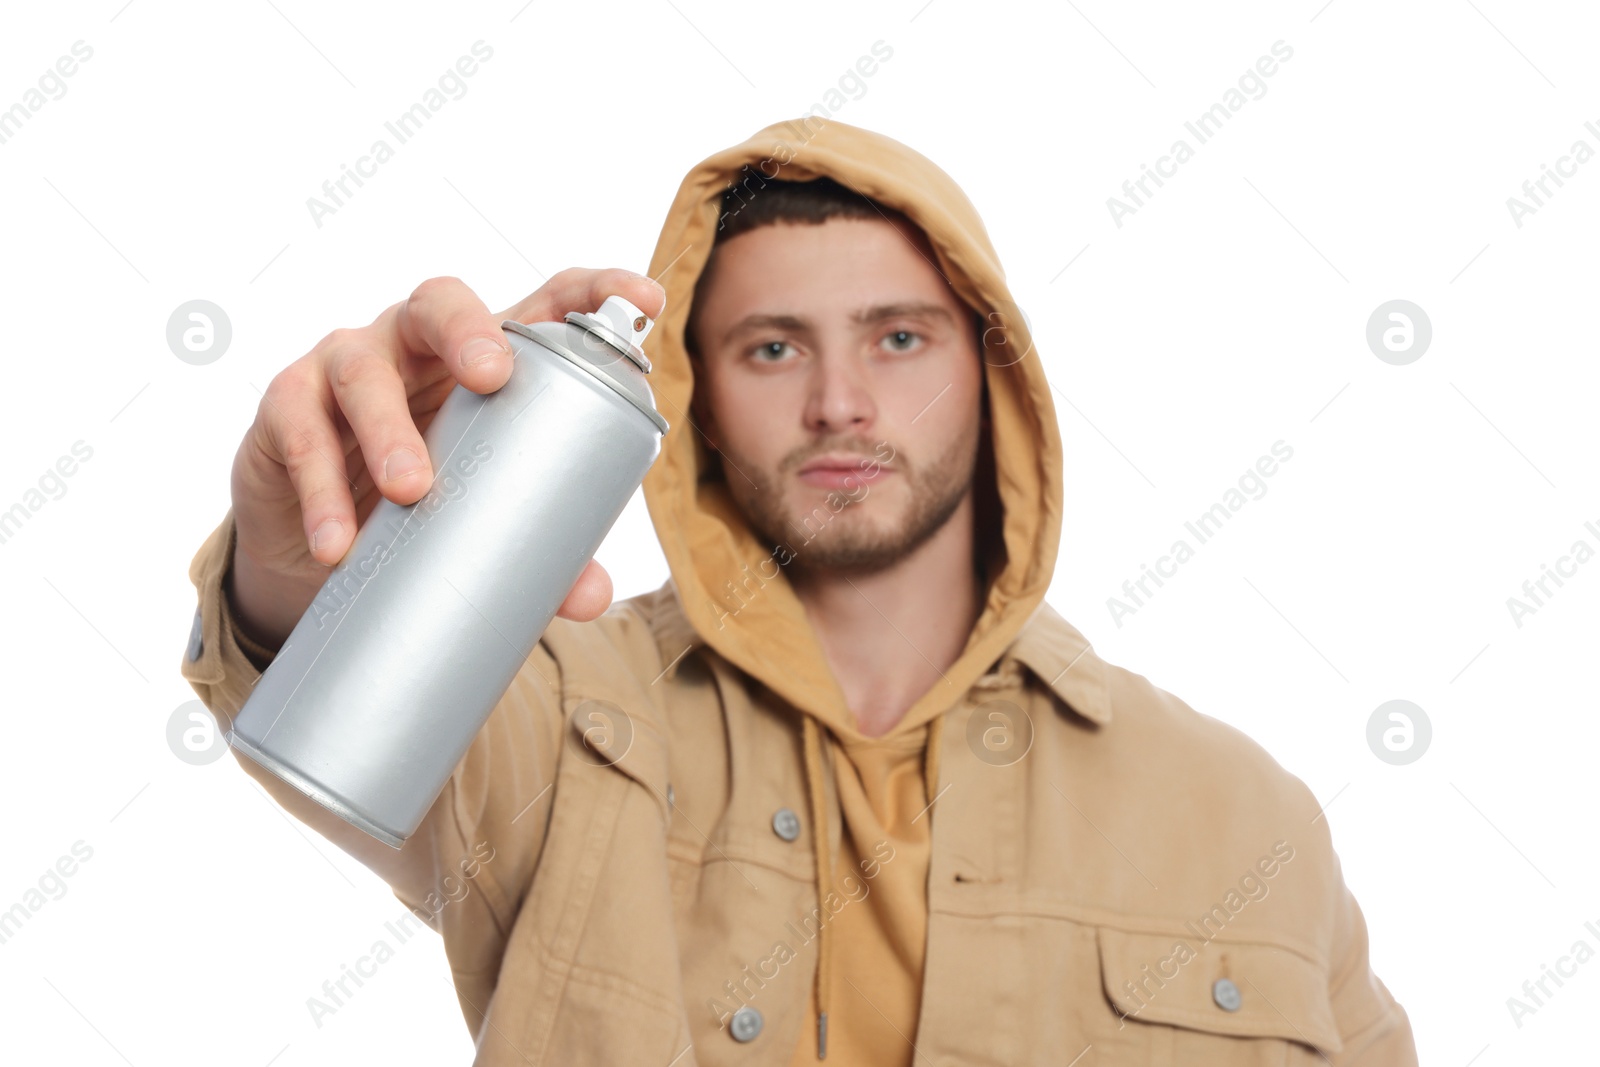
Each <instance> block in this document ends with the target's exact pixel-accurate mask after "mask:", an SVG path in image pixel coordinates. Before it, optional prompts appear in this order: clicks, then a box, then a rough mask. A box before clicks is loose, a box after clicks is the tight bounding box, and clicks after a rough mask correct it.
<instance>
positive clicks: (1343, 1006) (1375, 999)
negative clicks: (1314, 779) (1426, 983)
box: [1328, 861, 1417, 1067]
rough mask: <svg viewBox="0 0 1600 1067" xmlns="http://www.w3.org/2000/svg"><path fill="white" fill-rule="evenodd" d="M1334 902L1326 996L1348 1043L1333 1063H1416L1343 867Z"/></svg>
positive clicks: (1406, 1024)
mask: <svg viewBox="0 0 1600 1067" xmlns="http://www.w3.org/2000/svg"><path fill="white" fill-rule="evenodd" d="M1336 863H1337V861H1336ZM1335 871H1336V872H1338V871H1339V868H1338V867H1337V866H1335ZM1336 907H1337V913H1336V915H1335V917H1334V942H1333V959H1332V969H1331V971H1330V972H1329V979H1328V995H1329V999H1330V1000H1331V1002H1332V1004H1333V1014H1334V1018H1335V1019H1336V1020H1337V1021H1338V1025H1339V1036H1340V1039H1341V1040H1342V1041H1343V1042H1344V1048H1343V1049H1342V1050H1341V1051H1340V1053H1339V1054H1338V1055H1337V1056H1335V1057H1334V1058H1333V1060H1332V1061H1331V1062H1332V1063H1333V1064H1335V1067H1417V1047H1416V1042H1415V1039H1414V1038H1413V1036H1412V1033H1411V1020H1410V1018H1409V1017H1408V1016H1407V1015H1406V1010H1405V1009H1404V1008H1402V1007H1401V1006H1400V1004H1399V1003H1398V1002H1397V1001H1396V1000H1395V999H1394V997H1393V996H1392V995H1391V994H1390V993H1389V990H1388V988H1387V987H1386V986H1385V985H1384V984H1383V982H1382V981H1380V980H1379V978H1378V976H1377V975H1376V974H1374V973H1373V972H1372V966H1371V963H1370V962H1369V960H1368V958H1367V923H1366V920H1365V919H1364V918H1363V917H1362V915H1361V907H1360V905H1358V904H1357V903H1356V898H1355V896H1354V894H1352V893H1351V892H1350V889H1349V887H1348V886H1346V885H1345V883H1344V877H1343V874H1342V872H1340V873H1338V899H1337V904H1336Z"/></svg>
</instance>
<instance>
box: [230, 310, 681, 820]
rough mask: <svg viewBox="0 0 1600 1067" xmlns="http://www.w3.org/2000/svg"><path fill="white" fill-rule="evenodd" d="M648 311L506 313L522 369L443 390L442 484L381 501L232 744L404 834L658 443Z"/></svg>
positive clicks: (438, 480) (235, 729)
mask: <svg viewBox="0 0 1600 1067" xmlns="http://www.w3.org/2000/svg"><path fill="white" fill-rule="evenodd" d="M652 325H654V324H653V323H652V322H651V320H650V319H649V318H648V317H647V316H646V315H644V314H643V313H642V312H641V311H640V310H639V309H638V308H636V307H634V306H633V305H632V304H630V303H629V302H628V301H626V300H624V299H623V298H621V297H619V296H612V297H609V298H608V299H607V300H606V301H605V302H604V303H603V304H602V305H601V306H600V309H599V310H598V311H597V312H595V313H593V314H588V313H584V312H571V313H569V314H567V316H566V320H565V322H559V323H558V322H536V323H531V324H523V323H520V322H512V321H509V320H508V321H506V322H503V323H501V329H503V330H504V331H505V334H506V339H507V341H508V342H509V343H510V345H511V348H512V351H513V353H514V356H515V358H514V360H513V369H512V373H511V378H510V380H509V381H508V382H507V383H506V384H505V385H504V386H502V387H501V388H499V389H498V390H496V391H495V392H493V393H489V394H486V395H484V394H478V393H474V392H472V391H471V390H470V389H467V388H466V387H465V386H462V385H459V384H458V385H457V386H456V387H455V389H454V391H453V392H451V394H450V395H449V396H448V397H447V398H446V399H445V402H444V404H443V405H442V406H441V407H440V408H439V411H438V413H437V414H436V415H435V416H434V419H433V422H432V423H431V424H430V425H429V426H428V430H427V433H426V434H424V440H425V441H426V442H427V446H428V455H429V457H430V459H431V460H432V462H433V470H434V472H435V474H434V481H433V485H432V487H431V488H430V489H429V490H428V492H427V494H426V495H424V496H423V497H422V498H421V499H420V500H418V501H417V502H416V503H414V504H409V505H404V506H402V505H399V504H395V503H394V502H392V501H390V500H387V499H383V500H380V501H379V502H378V504H377V505H376V506H375V507H374V508H373V510H372V513H371V514H370V515H369V516H368V518H367V522H366V524H365V525H364V526H362V528H361V530H360V532H359V533H358V534H357V535H356V539H355V543H354V544H352V545H351V547H350V550H349V551H348V552H347V553H346V554H345V556H344V558H343V559H342V560H340V562H339V563H338V564H337V565H336V566H335V567H334V568H333V571H332V573H331V574H329V576H328V580H327V581H326V582H325V583H324V584H323V587H322V590H321V591H320V592H319V593H318V594H317V598H316V599H315V600H314V601H312V603H311V606H310V607H309V608H307V609H306V612H305V614H304V615H302V616H301V618H300V621H299V622H298V623H297V624H296V625H295V628H294V630H293V632H292V633H290V634H289V637H288V640H287V641H286V642H285V643H284V646H283V648H282V649H281V650H280V651H279V652H278V655H277V657H276V658H275V659H274V660H273V661H272V663H271V664H269V665H268V667H267V670H266V672H265V673H264V674H263V675H262V676H261V678H260V679H259V680H258V681H257V683H256V685H255V688H254V689H253V690H252V691H251V694H250V697H249V699H248V700H247V701H246V702H245V705H244V707H243V708H242V709H240V712H239V714H238V716H237V718H236V719H235V721H234V723H233V726H232V729H231V730H230V732H229V734H228V741H229V744H231V745H233V746H234V747H235V748H238V749H240V750H241V751H243V752H244V754H245V755H247V756H249V757H250V758H251V759H253V760H255V761H256V762H257V763H259V764H261V765H262V766H263V767H266V768H267V769H268V770H270V771H272V772H273V773H274V774H276V775H277V776H278V777H280V778H282V779H284V780H285V781H287V782H288V783H289V784H291V785H293V786H294V787H295V788H297V789H299V790H300V791H301V792H302V793H305V794H306V795H307V796H309V797H311V798H312V799H313V800H316V801H317V802H318V803H320V804H321V805H323V806H324V807H326V808H327V809H328V810H330V811H332V812H334V813H335V814H337V815H339V816H340V817H341V818H343V819H345V820H346V821H348V822H350V823H352V824H354V825H355V826H358V827H360V828H361V829H362V830H365V831H366V832H367V833H369V834H371V835H372V836H373V837H376V838H377V839H379V840H380V841H384V842H386V843H387V844H389V845H392V846H394V847H395V848H399V847H400V846H401V844H402V843H404V841H405V839H406V838H408V837H410V836H411V835H412V834H413V833H414V832H415V831H416V829H417V826H418V825H419V824H420V823H421V822H422V819H423V817H424V816H425V815H426V814H427V812H428V809H429V808H430V807H431V806H432V805H433V802H434V800H436V799H437V798H438V796H439V794H440V793H441V792H442V791H443V789H444V786H445V783H446V782H448V781H449V779H450V775H451V774H452V773H453V772H454V770H455V768H456V765H457V764H458V763H460V761H461V758H462V757H463V756H464V755H466V751H467V748H468V747H469V746H470V745H471V743H472V739H473V738H474V737H475V736H476V735H477V732H478V730H479V729H481V728H482V726H483V724H484V722H485V721H486V720H487V719H488V718H489V715H490V713H492V712H493V711H494V708H495V705H496V704H497V703H498V702H499V700H500V698H501V697H502V696H503V695H504V694H505V692H506V690H507V689H509V688H510V687H511V682H512V680H513V679H514V678H515V677H516V675H517V672H518V670H520V669H521V667H522V666H523V663H524V661H526V660H527V658H528V656H529V655H530V654H532V652H533V649H534V646H535V645H536V644H537V643H538V641H539V638H540V637H541V636H542V635H543V633H544V631H545V628H546V627H547V626H548V625H549V624H550V620H551V619H552V618H554V617H555V613H556V609H557V608H559V607H560V606H561V602H562V601H563V600H565V599H566V596H567V594H568V593H569V592H570V591H571V590H572V586H573V583H575V582H576V581H577V580H578V576H579V575H580V574H581V573H582V572H583V568H584V566H585V565H586V564H587V563H588V561H589V559H590V558H591V557H592V556H593V555H594V553H595V550H596V549H598V548H599V547H600V542H601V541H603V540H604V539H605V536H606V533H607V532H608V531H609V530H610V529H611V527H612V525H613V524H614V523H615V522H616V521H617V517H618V516H619V515H621V514H622V510H623V508H624V507H625V506H626V505H627V503H628V500H629V498H630V497H632V495H633V493H634V490H636V489H637V488H638V487H639V485H640V483H641V482H643V480H644V476H645V472H646V471H648V470H649V469H650V465H651V463H652V462H654V460H655V458H656V455H657V454H658V453H659V452H660V450H661V435H662V434H664V433H665V432H666V430H667V423H666V420H665V419H663V418H662V417H661V415H660V414H659V413H658V412H657V411H656V408H655V400H654V397H653V395H652V393H651V391H650V386H649V385H648V384H647V382H646V380H645V375H646V374H648V373H649V371H650V363H649V360H648V359H646V358H645V355H644V353H643V352H642V351H640V349H639V344H640V342H642V341H643V340H644V338H645V335H646V334H647V333H649V331H650V328H651V326H652Z"/></svg>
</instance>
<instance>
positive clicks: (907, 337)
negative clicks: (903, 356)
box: [884, 330, 921, 352]
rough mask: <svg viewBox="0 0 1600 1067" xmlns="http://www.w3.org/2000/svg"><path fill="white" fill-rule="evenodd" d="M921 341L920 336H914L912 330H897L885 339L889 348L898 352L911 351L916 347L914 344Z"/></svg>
mask: <svg viewBox="0 0 1600 1067" xmlns="http://www.w3.org/2000/svg"><path fill="white" fill-rule="evenodd" d="M919 340H921V337H920V335H918V334H914V333H912V332H911V331H910V330H895V331H894V332H893V333H891V334H887V335H886V336H885V337H884V341H885V342H887V343H888V345H889V347H890V348H892V349H894V350H895V351H897V352H909V351H911V349H912V348H913V347H915V346H914V345H913V342H915V341H919Z"/></svg>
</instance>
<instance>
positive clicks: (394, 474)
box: [383, 448, 422, 482]
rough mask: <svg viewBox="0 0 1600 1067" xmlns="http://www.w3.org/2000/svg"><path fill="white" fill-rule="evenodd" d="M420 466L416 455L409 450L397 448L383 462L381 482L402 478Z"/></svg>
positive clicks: (420, 462) (420, 463)
mask: <svg viewBox="0 0 1600 1067" xmlns="http://www.w3.org/2000/svg"><path fill="white" fill-rule="evenodd" d="M421 466H422V461H421V460H420V459H418V458H417V454H416V453H415V452H413V451H411V449H409V448H397V449H395V450H394V451H393V452H390V453H389V458H388V459H386V460H384V462H383V480H384V481H386V482H392V481H394V480H395V479H396V478H404V477H405V476H406V475H408V474H410V473H411V472H412V471H414V470H418V469H419V468H421Z"/></svg>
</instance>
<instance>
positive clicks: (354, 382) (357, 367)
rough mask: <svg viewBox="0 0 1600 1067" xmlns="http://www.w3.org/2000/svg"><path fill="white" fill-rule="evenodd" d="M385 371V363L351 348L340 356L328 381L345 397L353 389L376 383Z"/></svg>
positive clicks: (370, 354)
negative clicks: (372, 382) (378, 376)
mask: <svg viewBox="0 0 1600 1067" xmlns="http://www.w3.org/2000/svg"><path fill="white" fill-rule="evenodd" d="M382 370H383V361H382V360H381V359H379V358H378V357H377V356H374V355H373V354H372V353H370V352H366V351H362V350H360V349H355V348H349V349H345V350H344V351H343V352H341V353H340V354H339V357H338V358H336V359H335V360H334V361H333V364H332V365H331V366H330V367H329V375H328V380H329V382H330V383H331V384H332V385H333V388H334V391H335V392H336V393H338V394H339V395H341V396H343V395H345V394H347V393H348V392H349V391H350V390H351V389H352V388H355V387H359V386H362V385H365V384H366V383H368V382H371V381H374V380H375V379H376V376H377V375H379V374H381V373H382Z"/></svg>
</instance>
